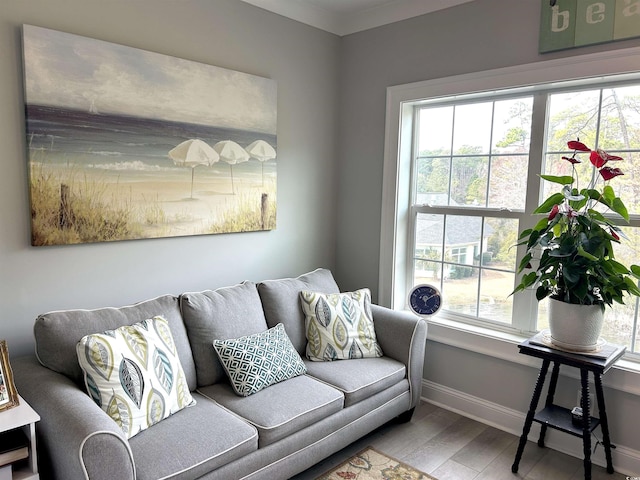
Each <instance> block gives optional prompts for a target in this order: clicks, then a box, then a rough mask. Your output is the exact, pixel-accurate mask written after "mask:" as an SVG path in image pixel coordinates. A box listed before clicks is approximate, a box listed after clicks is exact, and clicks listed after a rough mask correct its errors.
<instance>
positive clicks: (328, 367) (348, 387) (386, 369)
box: [305, 357, 406, 407]
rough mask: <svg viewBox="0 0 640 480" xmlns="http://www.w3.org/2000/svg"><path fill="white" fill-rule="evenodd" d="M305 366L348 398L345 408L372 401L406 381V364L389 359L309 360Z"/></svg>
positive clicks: (310, 372)
mask: <svg viewBox="0 0 640 480" xmlns="http://www.w3.org/2000/svg"><path fill="white" fill-rule="evenodd" d="M305 364H306V365H307V372H308V375H310V376H312V377H314V378H317V379H318V380H320V381H322V382H325V383H327V384H329V385H331V386H333V387H335V388H337V389H338V390H340V391H341V392H342V393H343V394H344V397H345V401H344V405H345V407H349V406H351V405H353V404H355V403H358V402H360V401H362V400H363V399H365V398H368V397H371V396H373V395H375V394H376V393H378V392H381V391H383V390H385V389H387V388H389V387H391V386H392V385H395V384H396V383H398V382H400V381H402V380H403V379H404V378H405V377H406V367H405V366H404V364H402V363H400V362H398V361H397V360H394V359H392V358H389V357H378V358H359V359H354V360H349V361H344V362H312V361H308V360H307V361H305Z"/></svg>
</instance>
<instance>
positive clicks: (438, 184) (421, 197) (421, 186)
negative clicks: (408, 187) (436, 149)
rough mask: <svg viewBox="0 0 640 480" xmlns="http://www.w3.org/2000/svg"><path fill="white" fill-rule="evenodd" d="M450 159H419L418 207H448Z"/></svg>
mask: <svg viewBox="0 0 640 480" xmlns="http://www.w3.org/2000/svg"><path fill="white" fill-rule="evenodd" d="M449 162H450V157H445V158H418V159H417V165H416V200H415V202H416V203H417V204H418V205H448V204H449V202H448V199H449V171H450V165H449Z"/></svg>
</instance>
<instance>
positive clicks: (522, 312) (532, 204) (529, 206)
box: [512, 92, 549, 332]
mask: <svg viewBox="0 0 640 480" xmlns="http://www.w3.org/2000/svg"><path fill="white" fill-rule="evenodd" d="M548 99H549V96H548V94H547V93H546V92H540V93H537V94H535V95H534V96H533V111H532V115H531V144H530V146H529V170H528V172H527V196H526V200H525V205H526V206H525V211H526V212H532V211H533V210H535V208H536V206H537V205H538V204H539V203H540V197H541V193H542V181H541V179H540V173H541V172H542V171H543V170H542V167H543V162H544V151H545V145H544V143H545V137H546V135H545V133H546V118H547V114H548ZM538 220H539V218H538V217H536V216H535V215H532V214H524V215H522V216H521V218H520V228H519V230H518V231H520V232H521V231H523V230H524V229H527V228H532V227H534V226H535V224H536V223H537V222H538ZM525 251H526V248H525V246H524V245H521V246H519V247H518V249H517V256H516V265H519V264H520V261H521V260H522V258H523V257H524V255H525ZM516 282H518V283H519V282H520V275H517V276H516ZM514 288H515V285H514ZM537 312H538V301H537V299H536V297H535V291H534V290H533V289H529V290H527V291H524V292H520V293H519V294H518V295H514V297H513V319H512V325H513V327H514V328H516V329H518V330H520V331H523V332H534V331H536V330H537V328H536V323H537V316H538V315H537Z"/></svg>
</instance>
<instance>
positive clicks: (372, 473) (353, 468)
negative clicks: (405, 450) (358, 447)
mask: <svg viewBox="0 0 640 480" xmlns="http://www.w3.org/2000/svg"><path fill="white" fill-rule="evenodd" d="M316 480H436V479H435V478H433V477H431V476H429V475H427V474H426V473H423V472H420V471H418V470H416V469H415V468H413V467H410V466H409V465H407V464H406V463H402V462H401V461H399V460H396V459H395V458H392V457H389V456H388V455H385V454H384V453H381V452H378V451H377V450H375V449H374V448H372V447H367V448H365V449H364V450H362V451H361V452H360V453H358V454H357V455H354V456H353V457H351V458H350V459H349V460H347V461H346V462H344V463H342V464H341V465H340V466H338V467H336V468H334V469H333V470H331V471H330V472H327V473H325V474H324V475H321V476H319V477H318V478H317V479H316Z"/></svg>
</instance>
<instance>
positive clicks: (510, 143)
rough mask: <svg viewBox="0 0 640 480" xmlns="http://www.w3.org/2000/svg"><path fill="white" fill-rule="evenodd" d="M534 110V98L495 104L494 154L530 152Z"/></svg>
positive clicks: (516, 99)
mask: <svg viewBox="0 0 640 480" xmlns="http://www.w3.org/2000/svg"><path fill="white" fill-rule="evenodd" d="M532 109H533V98H532V97H526V98H515V99H510V100H502V101H499V102H496V103H495V109H494V119H493V141H492V148H491V151H492V152H494V153H528V152H529V143H530V142H531V112H532Z"/></svg>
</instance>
